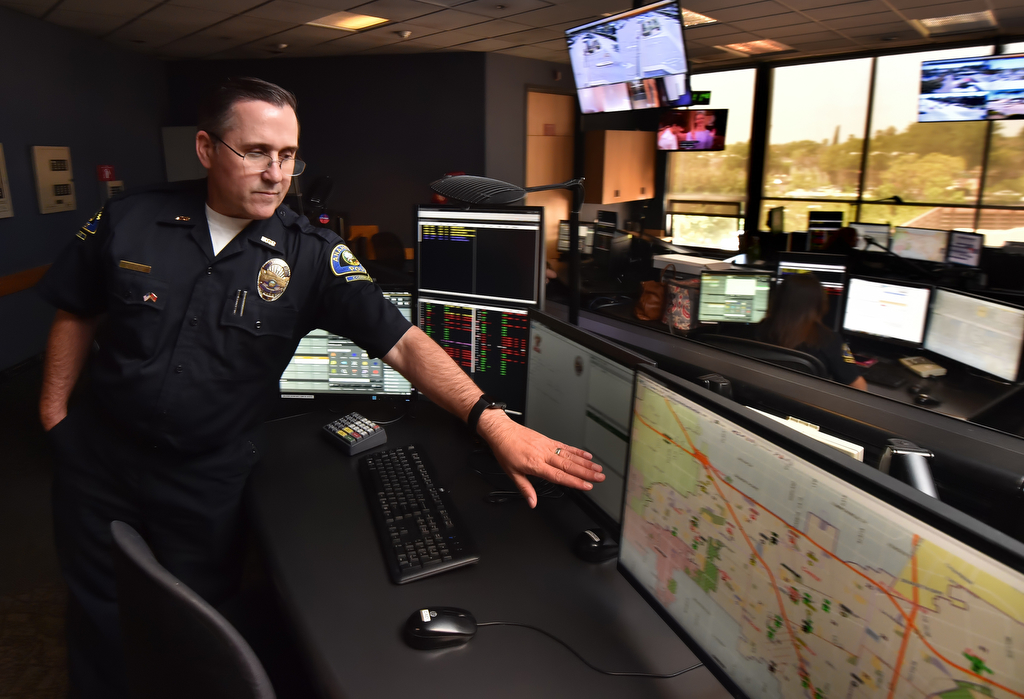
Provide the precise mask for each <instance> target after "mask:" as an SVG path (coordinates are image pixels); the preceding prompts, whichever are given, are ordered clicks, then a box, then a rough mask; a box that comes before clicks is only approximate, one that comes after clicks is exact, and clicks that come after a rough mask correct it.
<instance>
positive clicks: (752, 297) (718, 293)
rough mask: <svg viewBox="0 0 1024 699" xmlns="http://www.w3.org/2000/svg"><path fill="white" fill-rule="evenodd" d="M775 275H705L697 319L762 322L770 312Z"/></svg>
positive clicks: (707, 273)
mask: <svg viewBox="0 0 1024 699" xmlns="http://www.w3.org/2000/svg"><path fill="white" fill-rule="evenodd" d="M771 286H772V282H771V275H769V274H762V273H751V272H702V273H701V275H700V301H699V303H698V305H697V320H699V321H700V322H702V323H760V322H761V321H762V320H763V319H764V316H765V314H766V313H768V296H769V294H770V293H771Z"/></svg>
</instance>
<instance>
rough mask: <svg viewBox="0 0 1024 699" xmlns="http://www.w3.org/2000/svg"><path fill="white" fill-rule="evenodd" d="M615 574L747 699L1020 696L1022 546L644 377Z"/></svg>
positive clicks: (708, 397)
mask: <svg viewBox="0 0 1024 699" xmlns="http://www.w3.org/2000/svg"><path fill="white" fill-rule="evenodd" d="M635 394H636V397H635V399H634V406H635V407H634V410H633V429H632V432H631V435H630V444H629V467H628V470H627V478H626V495H625V500H624V507H623V522H622V537H621V541H620V553H619V560H618V564H619V571H620V572H621V573H622V574H623V575H624V576H625V577H626V579H627V580H628V581H629V582H630V583H631V584H632V585H633V586H634V587H635V588H636V589H637V591H638V592H640V594H641V595H642V596H643V597H644V599H645V600H646V601H647V602H648V603H649V604H650V605H651V606H652V608H654V609H655V611H657V612H658V613H659V614H660V615H661V616H662V618H663V619H665V621H666V622H667V623H668V624H669V626H671V627H672V629H673V630H674V631H675V632H676V633H677V634H678V635H679V636H680V638H682V639H683V640H684V641H685V642H686V644H687V645H688V646H689V647H690V649H692V650H693V651H694V652H695V653H696V654H697V656H698V657H699V659H700V660H702V661H703V662H704V664H705V665H707V667H708V669H709V670H710V671H711V672H712V673H713V674H714V675H715V676H716V677H717V678H718V679H719V680H720V681H721V682H722V684H723V685H724V686H725V688H726V690H727V691H728V692H729V693H730V694H731V695H732V696H736V697H750V698H751V699H753V698H755V697H757V698H760V697H773V698H780V699H798V698H799V699H814V698H817V697H840V696H841V697H883V698H884V697H918V696H919V697H936V698H938V697H950V698H952V697H960V696H963V697H967V696H972V697H990V698H992V697H1007V698H1008V697H1020V696H1024V663H1022V662H1021V659H1020V648H1021V644H1022V643H1024V592H1022V590H1024V544H1021V542H1019V541H1016V540H1013V539H1011V538H1010V537H1008V536H1005V535H1004V534H1002V533H1000V532H997V531H995V530H994V529H991V528H990V527H988V526H987V525H985V524H982V523H981V522H978V521H977V520H974V519H972V518H970V517H968V516H967V515H964V514H962V513H960V512H958V511H956V510H954V509H953V508H951V507H949V506H948V505H945V504H944V503H941V502H939V501H938V500H935V499H934V498H930V497H928V496H925V495H923V494H921V493H919V492H917V491H915V490H913V489H912V488H910V487H909V486H907V485H905V484H903V483H900V482H899V481H897V480H895V479H893V478H891V477H889V476H887V475H884V474H882V473H880V472H879V471H878V470H877V469H874V468H871V467H868V466H865V465H864V464H860V463H858V462H856V461H854V460H853V459H851V458H848V457H847V456H845V455H843V454H841V453H840V452H838V451H834V450H832V449H831V448H830V447H828V446H825V445H820V444H816V443H815V442H813V441H812V440H810V439H808V438H807V437H805V436H803V435H800V434H798V433H796V432H794V431H792V430H789V428H786V427H782V426H779V425H776V424H775V423H773V422H772V421H771V420H769V419H767V418H765V417H763V416H761V415H758V414H756V413H755V412H754V411H752V410H749V409H747V408H745V407H743V406H741V405H739V404H736V403H733V402H732V401H729V400H726V399H724V398H722V397H720V396H717V395H715V394H712V393H710V392H709V391H705V390H703V389H701V388H698V387H696V386H695V385H694V384H691V383H687V382H685V381H682V380H679V379H676V378H675V377H672V376H671V375H669V374H667V373H665V372H660V371H658V370H656V369H647V368H645V367H641V368H640V370H639V372H638V379H637V387H636V390H635Z"/></svg>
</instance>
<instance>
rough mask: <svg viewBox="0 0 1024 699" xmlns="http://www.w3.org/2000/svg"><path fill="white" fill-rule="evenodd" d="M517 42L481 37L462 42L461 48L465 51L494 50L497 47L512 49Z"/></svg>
mask: <svg viewBox="0 0 1024 699" xmlns="http://www.w3.org/2000/svg"><path fill="white" fill-rule="evenodd" d="M513 46H515V44H514V43H513V42H511V41H505V40H503V39H480V40H479V41H471V42H469V43H468V44H460V45H459V48H460V49H462V50H464V51H494V50H496V49H510V48H512V47H513Z"/></svg>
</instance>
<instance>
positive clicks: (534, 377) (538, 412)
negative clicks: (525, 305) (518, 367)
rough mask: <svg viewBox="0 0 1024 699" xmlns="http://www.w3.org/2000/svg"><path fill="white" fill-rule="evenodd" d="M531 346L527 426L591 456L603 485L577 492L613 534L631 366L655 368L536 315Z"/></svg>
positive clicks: (625, 438) (617, 516) (623, 458)
mask: <svg viewBox="0 0 1024 699" xmlns="http://www.w3.org/2000/svg"><path fill="white" fill-rule="evenodd" d="M529 347H530V351H529V352H528V359H527V362H526V364H527V367H526V369H527V371H526V373H527V379H526V416H525V417H526V423H525V424H526V426H527V427H529V428H531V429H534V430H537V431H538V432H540V433H541V434H543V435H545V436H546V437H550V438H551V439H554V440H558V441H560V442H563V443H564V444H571V445H572V446H574V447H579V448H580V449H583V450H585V451H588V452H590V453H591V454H593V456H594V462H595V463H598V464H600V465H601V466H602V467H603V469H604V470H603V473H604V474H605V479H604V480H603V481H602V482H600V483H595V484H594V488H593V489H592V490H588V491H580V493H581V494H582V496H583V497H585V498H586V499H587V500H588V501H589V502H590V503H592V504H593V505H596V506H597V508H598V509H599V511H600V513H601V515H600V518H601V519H602V520H607V522H611V523H612V524H613V526H612V527H611V529H613V530H616V531H617V530H618V523H619V521H620V519H621V517H622V489H623V486H624V484H625V473H626V445H627V443H628V441H629V430H630V421H631V419H632V416H633V382H634V379H635V378H636V367H637V366H639V365H640V364H652V365H653V362H652V361H651V360H649V359H647V358H645V357H643V356H641V355H639V354H635V353H633V352H630V351H629V350H627V349H624V348H622V347H619V346H618V345H616V344H613V343H611V342H609V341H608V340H605V339H603V338H600V337H598V336H597V335H593V334H591V333H588V332H586V331H585V330H580V329H579V328H577V327H576V326H574V325H569V324H567V323H563V322H561V321H559V320H557V319H555V318H552V317H551V316H548V315H545V314H543V313H539V312H537V311H530V343H529Z"/></svg>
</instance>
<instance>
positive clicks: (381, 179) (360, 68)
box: [167, 53, 484, 246]
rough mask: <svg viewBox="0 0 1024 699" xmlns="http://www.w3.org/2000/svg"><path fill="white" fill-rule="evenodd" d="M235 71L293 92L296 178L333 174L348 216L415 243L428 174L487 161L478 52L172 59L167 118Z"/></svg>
mask: <svg viewBox="0 0 1024 699" xmlns="http://www.w3.org/2000/svg"><path fill="white" fill-rule="evenodd" d="M233 75H249V76H254V77H258V78H263V79H264V80H269V81H271V82H274V83H277V84H278V85H281V86H282V87H284V88H287V89H289V90H291V91H292V92H294V93H295V96H296V98H297V99H298V104H299V110H298V111H299V122H300V124H301V128H302V132H301V138H300V148H299V150H300V154H301V157H302V158H303V160H305V161H306V162H307V163H308V168H307V170H306V172H307V173H308V174H303V175H302V185H303V186H304V187H306V188H308V187H309V186H310V185H311V184H312V183H313V182H314V181H315V179H316V178H317V177H319V176H321V175H329V176H331V177H332V178H333V179H334V180H335V182H336V184H335V188H334V194H333V196H332V197H331V203H332V205H333V207H334V208H336V209H338V210H340V211H344V212H347V213H348V217H349V218H348V223H349V224H356V225H366V224H377V225H379V226H380V228H381V230H382V231H391V232H393V233H395V234H397V235H398V236H399V237H400V238H401V239H402V240H403V241H404V243H405V245H409V246H411V245H412V241H413V212H414V207H415V205H416V204H427V203H430V195H431V192H430V189H429V187H428V185H429V184H430V182H432V181H434V180H436V179H438V178H439V177H441V176H442V175H443V174H444V173H446V172H452V171H464V172H481V171H482V170H483V166H484V57H483V55H482V54H478V53H439V54H421V55H398V56H366V57H345V56H343V57H332V58H316V59H306V58H292V59H275V60H257V61H182V62H178V63H172V64H169V65H168V86H169V90H170V98H171V111H170V114H171V121H170V122H169V123H168V124H167V125H168V126H179V125H187V124H195V123H196V116H195V114H196V105H197V103H198V100H199V99H200V98H201V96H202V94H203V92H204V91H205V89H206V88H208V87H209V86H211V85H212V84H214V83H216V82H217V81H220V80H222V79H223V78H226V77H229V76H233Z"/></svg>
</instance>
